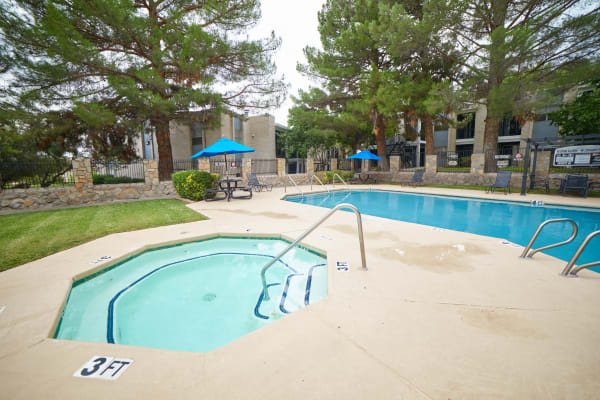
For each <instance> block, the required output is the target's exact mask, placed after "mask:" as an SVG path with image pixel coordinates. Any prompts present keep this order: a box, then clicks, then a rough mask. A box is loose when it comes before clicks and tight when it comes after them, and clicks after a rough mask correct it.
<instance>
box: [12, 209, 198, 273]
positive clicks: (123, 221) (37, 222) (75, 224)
mask: <svg viewBox="0 0 600 400" xmlns="http://www.w3.org/2000/svg"><path fill="white" fill-rule="evenodd" d="M205 219H206V217H205V216H203V215H201V214H198V213H196V212H194V211H192V210H190V209H189V208H187V207H185V204H184V203H183V202H182V201H180V200H147V201H137V202H132V203H117V204H109V205H101V206H89V207H79V208H69V209H63V210H52V211H35V212H28V213H21V214H11V215H0V249H2V251H1V253H0V254H1V255H0V271H4V270H7V269H10V268H14V267H16V266H18V265H21V264H24V263H27V262H30V261H33V260H37V259H38V258H42V257H45V256H48V255H50V254H53V253H56V252H59V251H61V250H65V249H68V248H71V247H74V246H77V245H80V244H82V243H85V242H89V241H91V240H93V239H97V238H99V237H102V236H105V235H108V234H111V233H116V232H126V231H133V230H137V229H144V228H152V227H156V226H163V225H172V224H179V223H183V222H192V221H201V220H205Z"/></svg>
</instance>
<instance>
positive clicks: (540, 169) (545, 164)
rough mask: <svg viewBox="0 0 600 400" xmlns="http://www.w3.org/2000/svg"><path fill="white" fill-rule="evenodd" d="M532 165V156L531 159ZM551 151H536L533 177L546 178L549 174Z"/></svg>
mask: <svg viewBox="0 0 600 400" xmlns="http://www.w3.org/2000/svg"><path fill="white" fill-rule="evenodd" d="M531 162H532V163H533V155H532V157H531ZM551 163H552V152H551V151H538V154H537V160H536V163H535V176H548V175H549V174H550V166H551V165H552V164H551Z"/></svg>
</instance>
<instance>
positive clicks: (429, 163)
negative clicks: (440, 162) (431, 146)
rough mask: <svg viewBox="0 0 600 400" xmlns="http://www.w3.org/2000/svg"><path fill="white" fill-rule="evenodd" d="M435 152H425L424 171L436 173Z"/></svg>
mask: <svg viewBox="0 0 600 400" xmlns="http://www.w3.org/2000/svg"><path fill="white" fill-rule="evenodd" d="M437 157H438V156H437V154H427V155H426V156H425V173H426V174H435V173H437Z"/></svg>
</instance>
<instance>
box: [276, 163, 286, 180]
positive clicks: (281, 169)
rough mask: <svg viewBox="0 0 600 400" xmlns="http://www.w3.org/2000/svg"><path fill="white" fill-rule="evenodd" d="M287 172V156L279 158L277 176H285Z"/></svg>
mask: <svg viewBox="0 0 600 400" xmlns="http://www.w3.org/2000/svg"><path fill="white" fill-rule="evenodd" d="M286 175H287V174H286V173H285V158H278V159H277V176H278V177H279V178H283V177H284V176H286Z"/></svg>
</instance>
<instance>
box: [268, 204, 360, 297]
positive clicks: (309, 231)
mask: <svg viewBox="0 0 600 400" xmlns="http://www.w3.org/2000/svg"><path fill="white" fill-rule="evenodd" d="M341 208H349V209H351V210H352V211H354V214H356V223H357V225H358V242H359V244H360V257H361V260H362V267H361V268H362V269H364V270H366V269H367V259H366V257H365V242H364V240H363V229H362V219H361V216H360V211H358V209H357V208H356V207H354V206H353V205H352V204H348V203H342V204H338V205H337V206H335V207H334V208H333V209H332V210H331V211H329V212H328V213H327V214H325V215H324V216H323V217H321V219H319V220H318V221H317V222H316V223H315V224H314V225H313V226H311V227H310V228H308V229H307V230H306V231H305V232H304V233H303V234H302V235H300V236H299V237H298V239H296V240H294V243H292V244H290V245H289V246H288V247H286V248H285V249H283V251H281V253H279V254H277V256H275V258H273V259H272V260H271V261H269V262H268V263H267V264H265V266H264V267H262V269H261V270H260V279H261V280H262V287H263V293H264V294H265V296H264V299H265V300H269V290H268V288H267V278H266V277H265V274H266V273H267V269H269V267H270V266H271V265H273V264H275V263H276V262H277V261H278V260H279V259H280V258H281V257H283V256H284V255H285V254H286V253H287V252H288V251H290V250H291V249H292V248H293V247H294V246H296V245H297V244H298V243H300V241H301V240H302V239H304V238H305V237H307V236H308V235H309V234H310V233H311V232H312V231H314V230H315V229H317V227H318V226H319V225H321V224H322V223H323V222H325V220H327V218H329V217H331V215H332V214H333V213H335V212H336V211H337V210H339V209H341Z"/></svg>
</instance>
